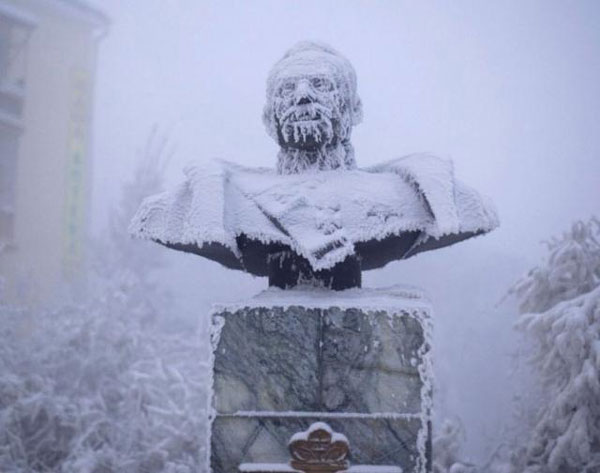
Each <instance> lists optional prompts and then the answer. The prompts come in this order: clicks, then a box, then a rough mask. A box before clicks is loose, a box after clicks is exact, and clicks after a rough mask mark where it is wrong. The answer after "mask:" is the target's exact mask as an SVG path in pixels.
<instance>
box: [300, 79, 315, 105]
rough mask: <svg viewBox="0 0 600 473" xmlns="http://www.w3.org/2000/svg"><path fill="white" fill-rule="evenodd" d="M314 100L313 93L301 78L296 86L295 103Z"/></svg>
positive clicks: (306, 102)
mask: <svg viewBox="0 0 600 473" xmlns="http://www.w3.org/2000/svg"><path fill="white" fill-rule="evenodd" d="M313 100H314V95H313V92H312V89H311V87H310V84H309V83H308V81H307V80H302V81H300V83H299V84H298V85H297V86H296V105H305V104H308V103H311V102H312V101H313Z"/></svg>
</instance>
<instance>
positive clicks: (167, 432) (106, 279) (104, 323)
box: [0, 133, 208, 473]
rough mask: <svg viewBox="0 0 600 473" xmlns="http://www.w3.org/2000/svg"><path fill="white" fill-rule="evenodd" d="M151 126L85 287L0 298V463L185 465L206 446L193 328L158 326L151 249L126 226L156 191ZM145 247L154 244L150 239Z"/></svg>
mask: <svg viewBox="0 0 600 473" xmlns="http://www.w3.org/2000/svg"><path fill="white" fill-rule="evenodd" d="M165 146H166V142H165V141H164V140H159V139H158V138H157V135H156V134H155V133H154V134H152V135H151V137H150V140H149V141H148V144H147V146H146V148H145V149H144V150H143V152H142V153H141V156H140V158H141V159H140V166H139V167H138V170H137V172H136V174H135V177H134V179H133V180H132V181H131V182H129V183H128V184H127V185H126V186H125V187H124V190H123V196H122V200H121V202H120V205H119V206H118V207H117V208H116V209H114V211H113V212H112V218H111V222H110V223H111V226H110V231H109V232H108V236H107V238H106V239H105V241H104V242H103V243H102V244H101V245H98V249H97V251H96V254H97V258H96V259H95V264H94V265H93V270H92V271H91V273H90V274H89V281H90V284H89V286H90V287H91V288H92V290H91V291H90V293H89V294H87V295H84V296H83V297H79V299H78V300H79V302H71V303H65V304H64V305H63V306H61V307H58V308H55V309H52V310H50V309H48V310H32V309H23V308H21V309H18V308H15V307H9V306H7V305H2V303H0V320H1V321H2V323H1V324H0V471H2V472H3V473H4V472H6V473H26V472H27V473H32V472H60V473H122V472H131V473H153V472H165V473H192V472H196V471H201V467H200V465H201V464H202V461H203V454H204V450H205V444H206V433H205V429H206V394H207V379H208V378H207V372H206V366H205V365H203V364H202V363H201V362H200V360H201V357H202V353H203V348H202V340H201V338H200V336H199V334H197V333H195V332H194V331H193V330H191V331H190V330H181V331H179V332H178V331H176V330H170V331H169V333H165V330H164V328H163V327H164V325H165V321H168V320H169V318H170V316H171V315H172V314H170V313H169V304H168V298H167V297H166V295H165V294H164V293H163V292H162V291H161V290H160V286H157V285H155V284H153V282H152V279H151V276H152V274H153V273H154V272H156V269H157V268H159V267H160V264H161V261H160V255H159V252H157V251H149V250H148V249H147V248H146V247H144V245H140V242H135V243H131V242H130V239H129V237H128V235H127V234H126V228H127V224H128V222H129V219H130V217H131V214H132V213H133V210H134V209H136V208H137V206H138V205H139V203H140V201H141V198H142V197H143V196H144V195H146V194H147V193H149V192H156V191H157V190H158V189H157V188H156V187H158V186H159V185H160V174H161V166H160V163H161V162H164V161H162V158H163V157H164V152H165ZM153 250H156V249H155V248H153Z"/></svg>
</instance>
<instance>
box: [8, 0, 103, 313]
mask: <svg viewBox="0 0 600 473" xmlns="http://www.w3.org/2000/svg"><path fill="white" fill-rule="evenodd" d="M107 26H108V22H107V19H106V17H105V16H104V15H103V14H102V13H101V12H99V11H98V10H96V9H94V8H92V7H91V6H89V5H88V4H85V3H83V2H82V1H79V0H77V1H76V0H0V276H1V277H2V280H3V288H2V294H3V295H2V297H6V298H7V299H9V300H14V301H18V302H24V303H28V304H31V303H37V302H46V301H49V300H50V299H51V298H52V297H53V296H54V295H56V294H59V293H60V291H59V289H60V287H62V286H63V285H64V282H65V281H77V280H78V278H81V274H82V273H81V269H82V266H83V263H84V261H85V251H84V249H85V242H86V239H87V233H88V228H89V210H90V202H89V200H90V195H91V171H92V168H91V164H92V158H91V125H92V112H93V100H92V99H93V89H94V75H95V69H96V57H97V50H98V44H99V41H100V40H101V38H102V36H103V35H104V34H105V33H106V29H107Z"/></svg>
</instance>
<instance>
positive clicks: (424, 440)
mask: <svg viewBox="0 0 600 473" xmlns="http://www.w3.org/2000/svg"><path fill="white" fill-rule="evenodd" d="M429 315H430V306H429V304H428V302H427V301H426V300H425V299H424V298H423V297H422V295H421V294H419V293H418V292H416V291H414V290H406V289H403V288H393V289H388V290H368V289H352V290H348V291H343V292H332V291H325V290H309V289H304V290H303V289H294V290H286V291H282V290H276V289H269V290H268V291H265V292H264V293H262V294H260V295H259V296H257V297H255V298H254V299H252V300H251V301H248V302H247V303H243V304H236V305H228V306H222V307H219V308H217V309H216V310H215V312H214V313H213V319H212V320H213V333H212V341H213V350H214V351H213V397H212V406H211V407H212V414H211V420H212V426H211V439H210V443H211V444H210V459H209V461H210V467H211V468H212V471H213V472H214V473H234V472H237V471H238V467H239V465H240V464H241V463H277V462H286V461H287V460H288V459H289V452H288V448H287V443H288V441H289V439H290V437H291V436H292V435H293V434H295V433H296V432H300V431H303V430H306V429H307V428H308V426H310V425H311V424H312V423H314V422H317V421H324V422H327V423H328V424H329V425H331V427H332V428H333V429H334V430H335V431H338V432H341V433H343V434H344V435H345V436H346V437H347V438H348V440H349V442H350V445H351V449H350V461H351V463H353V464H354V463H358V464H371V465H377V464H384V465H397V466H399V467H401V468H402V469H403V471H404V472H426V471H429V469H430V463H431V461H430V460H431V447H430V444H431V431H430V407H431V362H430V358H429V351H430V342H429V341H430V326H431V324H430V319H429Z"/></svg>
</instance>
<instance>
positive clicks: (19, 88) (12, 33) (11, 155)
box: [0, 0, 35, 252]
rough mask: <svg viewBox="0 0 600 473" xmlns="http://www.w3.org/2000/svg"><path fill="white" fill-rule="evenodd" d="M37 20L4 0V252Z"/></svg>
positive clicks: (0, 170) (0, 131) (0, 130)
mask: <svg viewBox="0 0 600 473" xmlns="http://www.w3.org/2000/svg"><path fill="white" fill-rule="evenodd" d="M34 25H35V21H34V20H33V19H32V18H31V17H29V16H28V15H27V14H25V13H23V12H22V11H20V10H18V9H16V8H15V7H14V6H11V5H10V4H7V3H5V2H3V1H2V0H0V252H1V251H2V249H4V248H5V247H6V246H7V245H8V244H10V243H12V242H13V240H14V221H15V198H16V191H17V189H16V181H17V162H18V149H19V136H20V134H21V131H22V128H23V127H22V122H21V120H22V114H23V102H24V98H25V78H26V69H27V68H26V66H27V42H28V39H29V34H30V32H31V29H32V28H33V26H34Z"/></svg>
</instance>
